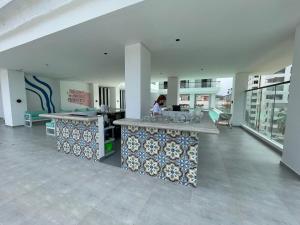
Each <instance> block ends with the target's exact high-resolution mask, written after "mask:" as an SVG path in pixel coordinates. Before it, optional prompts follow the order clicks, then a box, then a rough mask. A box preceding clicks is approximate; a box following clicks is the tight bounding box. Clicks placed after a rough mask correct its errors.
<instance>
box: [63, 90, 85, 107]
mask: <svg viewBox="0 0 300 225" xmlns="http://www.w3.org/2000/svg"><path fill="white" fill-rule="evenodd" d="M68 102H71V103H74V104H78V105H84V106H90V105H91V96H90V93H89V92H85V91H80V90H75V89H69V91H68Z"/></svg>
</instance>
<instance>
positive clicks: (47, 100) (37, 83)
mask: <svg viewBox="0 0 300 225" xmlns="http://www.w3.org/2000/svg"><path fill="white" fill-rule="evenodd" d="M32 78H33V79H30V80H29V79H27V78H26V77H25V83H26V91H29V92H31V93H34V94H35V95H36V96H37V97H38V98H39V99H40V104H41V109H42V110H43V111H47V112H48V113H55V112H56V109H55V105H54V104H53V99H52V98H53V90H52V87H51V85H49V84H48V83H46V82H45V81H43V80H41V79H40V78H37V77H36V76H32Z"/></svg>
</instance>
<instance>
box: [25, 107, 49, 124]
mask: <svg viewBox="0 0 300 225" xmlns="http://www.w3.org/2000/svg"><path fill="white" fill-rule="evenodd" d="M40 114H47V112H45V111H34V112H28V111H27V112H26V113H25V115H24V120H25V122H24V125H25V126H26V127H32V123H34V122H43V121H49V120H50V119H47V118H42V117H39V115H40Z"/></svg>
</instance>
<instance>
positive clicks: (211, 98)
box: [209, 94, 216, 109]
mask: <svg viewBox="0 0 300 225" xmlns="http://www.w3.org/2000/svg"><path fill="white" fill-rule="evenodd" d="M215 107H216V94H211V95H209V109H211V108H215Z"/></svg>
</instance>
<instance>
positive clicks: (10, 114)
mask: <svg viewBox="0 0 300 225" xmlns="http://www.w3.org/2000/svg"><path fill="white" fill-rule="evenodd" d="M0 78H1V91H2V96H3V98H2V99H3V106H5V107H4V108H3V109H4V119H5V125H7V126H21V125H24V114H25V112H26V110H27V100H26V93H25V80H24V73H23V72H18V71H12V70H6V69H1V70H0ZM18 99H20V100H21V101H22V102H21V103H18V102H17V100H18Z"/></svg>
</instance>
